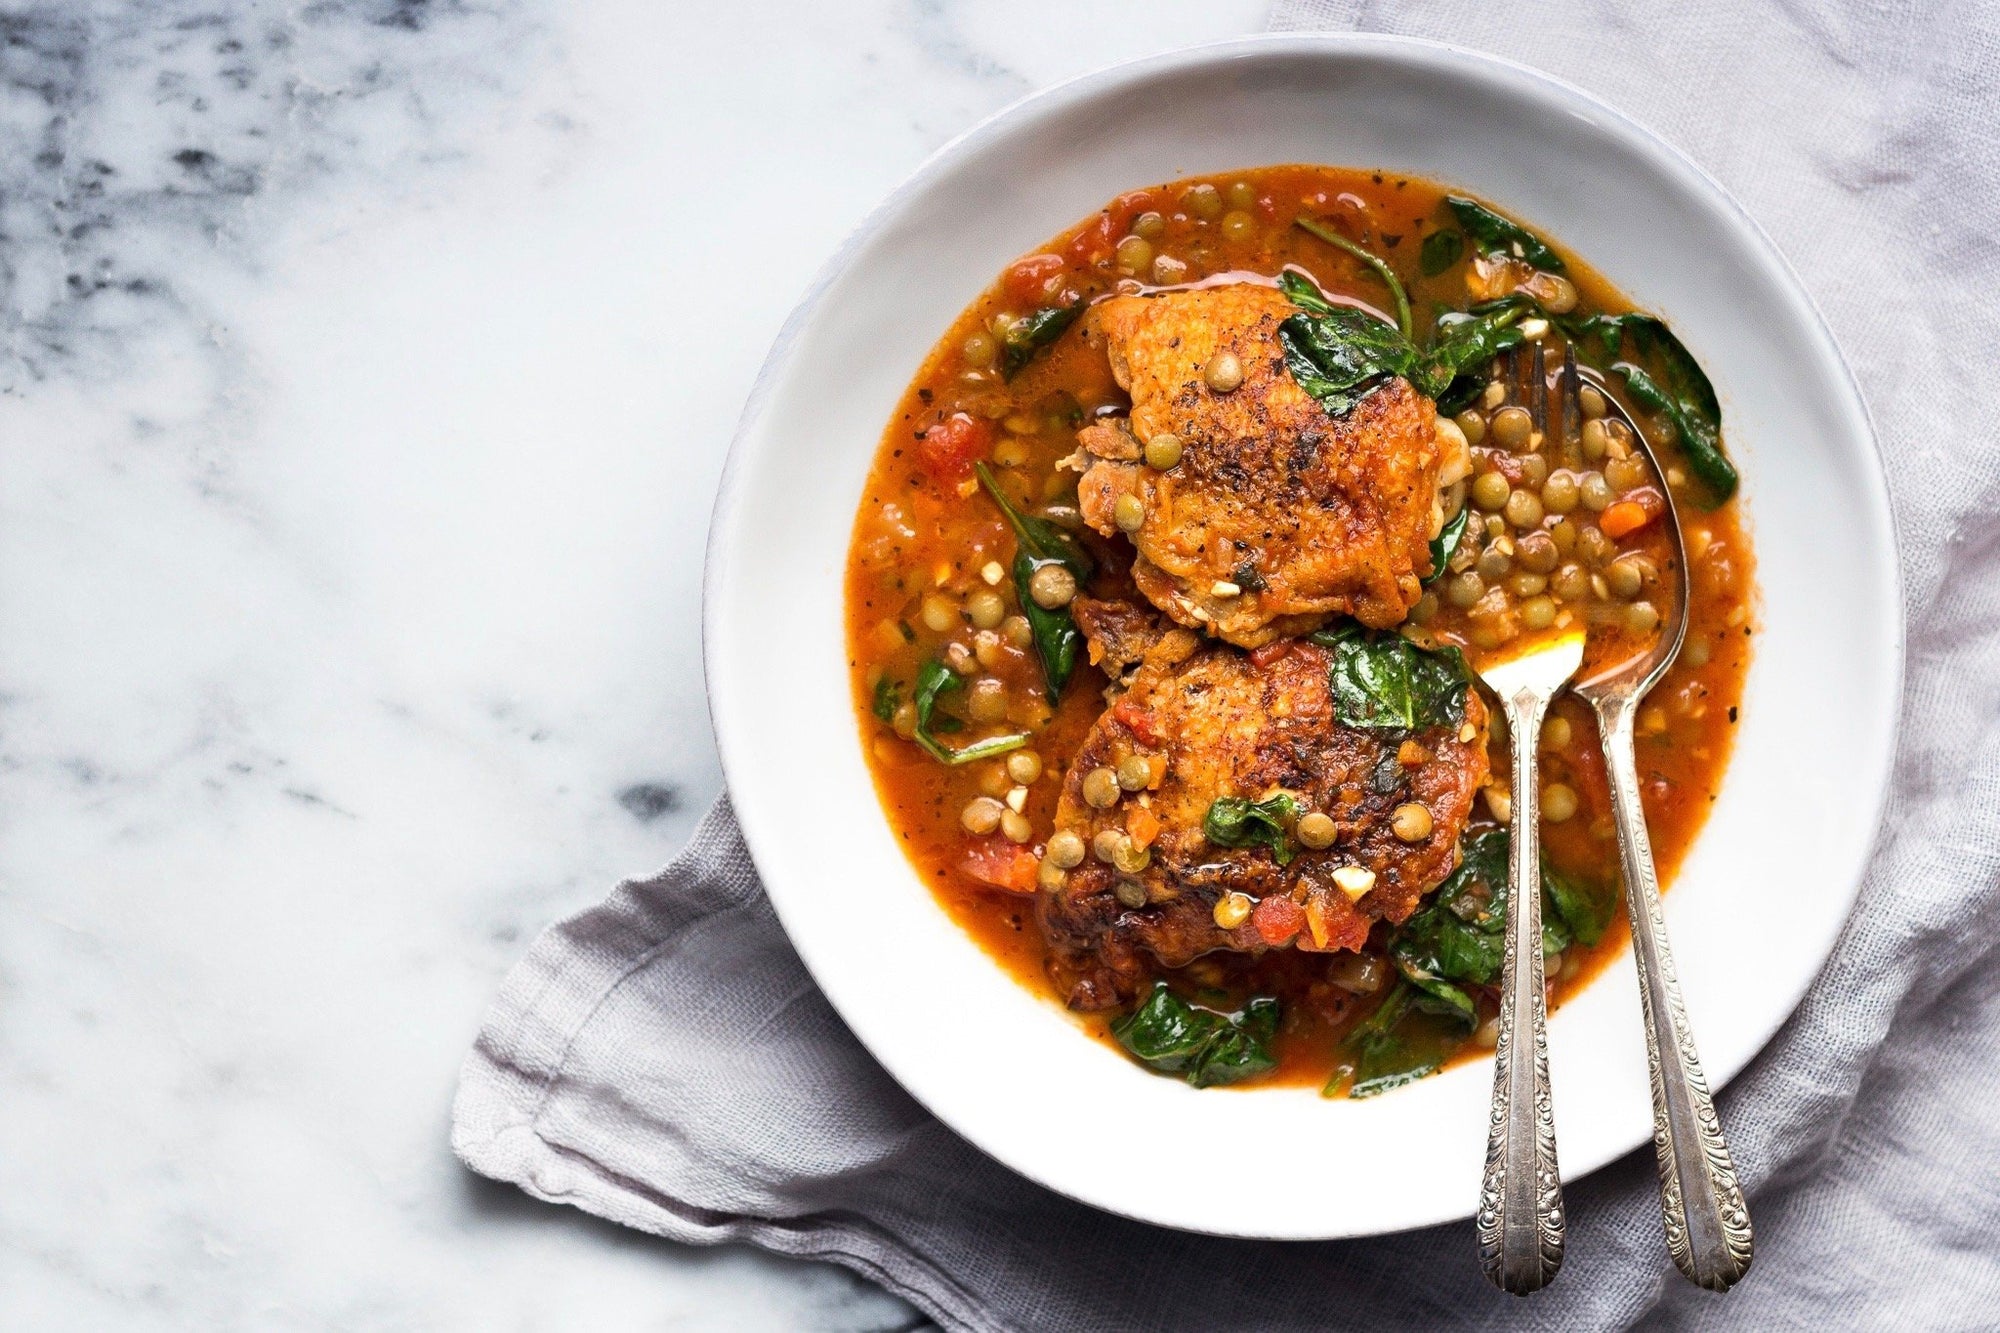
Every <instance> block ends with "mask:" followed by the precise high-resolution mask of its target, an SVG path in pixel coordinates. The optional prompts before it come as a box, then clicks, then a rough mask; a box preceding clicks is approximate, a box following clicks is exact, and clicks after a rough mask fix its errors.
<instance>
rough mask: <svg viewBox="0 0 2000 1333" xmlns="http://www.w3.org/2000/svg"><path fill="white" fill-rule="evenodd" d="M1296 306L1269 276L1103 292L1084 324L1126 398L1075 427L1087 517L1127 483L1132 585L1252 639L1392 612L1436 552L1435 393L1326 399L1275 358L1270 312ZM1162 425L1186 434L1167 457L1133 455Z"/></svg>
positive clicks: (1106, 515) (1283, 313)
mask: <svg viewBox="0 0 2000 1333" xmlns="http://www.w3.org/2000/svg"><path fill="white" fill-rule="evenodd" d="M1294 313H1296V311H1295V307H1294V306H1293V305H1292V304H1291V302H1290V301H1289V300H1287V299H1286V298H1285V296H1284V295H1283V294H1282V293H1280V292H1279V291H1277V290H1276V289H1275V288H1271V287H1265V286H1259V285H1255V284H1249V283H1244V284H1237V285H1232V286H1223V287H1206V288H1197V289H1193V290H1188V291H1177V292H1168V293H1165V294H1163V295H1159V296H1150V297H1140V296H1120V297H1114V298H1112V299H1111V300H1108V301H1105V302H1102V303H1101V304H1099V305H1098V306H1096V307H1095V308H1094V309H1093V310H1092V311H1091V313H1090V317H1089V320H1088V322H1087V325H1086V330H1087V333H1088V334H1089V336H1090V337H1092V338H1093V339H1095V340H1097V341H1098V342H1100V343H1101V344H1102V345H1103V347H1104V349H1105V352H1106V354H1107V355H1108V356H1109V358H1110V361H1111V369H1112V374H1113V375H1114V376H1115V377H1116V379H1117V381H1118V383H1119V385H1120V386H1121V387H1123V388H1124V389H1125V390H1126V391H1127V392H1128V393H1130V394H1131V396H1132V412H1131V418H1130V421H1129V422H1124V421H1118V422H1100V423H1097V424H1095V425H1093V426H1089V427H1086V428H1085V429H1084V430H1083V431H1082V432H1080V433H1079V436H1078V439H1079V443H1080V444H1081V445H1082V446H1083V450H1084V454H1085V458H1084V460H1083V461H1084V462H1085V463H1086V464H1087V470H1086V471H1085V472H1084V476H1083V478H1082V481H1081V483H1080V484H1079V486H1078V501H1079V504H1080V506H1081V508H1082V511H1083V515H1084V518H1085V520H1086V521H1088V522H1089V523H1090V524H1091V526H1093V527H1095V528H1096V529H1097V530H1098V531H1100V532H1103V533H1105V534H1106V535H1110V534H1113V533H1115V532H1117V531H1118V530H1119V529H1118V527H1117V523H1116V519H1115V514H1114V508H1115V506H1116V504H1117V500H1118V497H1119V496H1120V495H1124V494H1133V495H1136V496H1138V497H1139V499H1140V500H1141V501H1142V502H1143V504H1144V507H1145V519H1144V521H1143V524H1142V525H1141V526H1140V528H1139V529H1138V531H1137V532H1135V533H1133V534H1132V541H1133V545H1134V546H1135V547H1136V548H1137V552H1138V554H1137V558H1136V559H1135V560H1134V561H1133V564H1132V577H1133V580H1134V581H1135V582H1136V583H1137V584H1138V587H1139V590H1140V592H1142V593H1143V594H1145V596H1146V598H1147V600H1149V601H1151V602H1152V603H1153V604H1154V605H1155V606H1157V607H1159V608H1160V609H1161V610H1163V611H1165V612H1166V613H1167V614H1168V615H1169V616H1172V617H1173V618H1174V619H1175V620H1177V621H1179V622H1180V623H1181V624H1183V625H1189V626H1194V627H1197V628H1201V629H1205V630H1207V631H1208V632H1210V633H1213V634H1216V635H1218V636H1220V637H1221V638H1224V639H1227V640H1228V641H1229V642H1231V643H1235V644H1239V645H1241V646H1243V647H1246V648H1248V647H1256V646H1258V645H1260V644H1264V643H1270V642H1272V641H1274V640H1277V639H1281V638H1286V637H1290V636H1293V635H1297V634H1303V633H1306V632H1308V631H1310V630H1313V629H1316V628H1318V627H1319V626H1320V625H1322V624H1324V623H1325V622H1326V621H1327V620H1329V619H1331V618H1332V617H1333V616H1336V615H1351V616H1353V617H1354V618H1355V619H1357V620H1360V621H1362V622H1363V623H1365V624H1368V625H1373V626H1377V627H1384V628H1386V627H1388V626H1391V625H1396V624H1400V623H1401V622H1402V620H1403V618H1404V617H1405V615H1407V614H1408V612H1409V609H1410V607H1411V606H1412V605H1414V604H1415V603H1416V600H1417V598H1418V597H1419V596H1420V595H1421V593H1422V588H1421V586H1420V578H1421V576H1423V575H1424V574H1426V573H1428V572H1429V569H1430V551H1429V542H1430V538H1431V537H1432V536H1433V535H1434V532H1435V526H1436V524H1435V513H1434V501H1435V500H1436V496H1437V487H1438V475H1439V464H1440V449H1439V445H1438V441H1437V438H1436V430H1435V426H1436V413H1435V409H1434V408H1433V406H1432V404H1431V402H1430V400H1429V399H1427V398H1424V397H1423V396H1421V395H1420V394H1418V393H1417V391H1416V390H1415V389H1413V388H1411V387H1410V385H1409V384H1408V383H1407V382H1405V381H1403V380H1400V379H1398V380H1394V381H1391V382H1390V383H1389V384H1387V385H1385V386H1384V387H1382V388H1380V389H1378V390H1376V391H1375V392H1374V393H1372V394H1370V395H1369V396H1368V397H1367V398H1365V399H1363V400H1362V401H1361V403H1360V404H1359V405H1358V406H1356V407H1355V408H1354V409H1353V410H1352V411H1351V412H1349V413H1348V414H1347V415H1346V416H1345V417H1338V418H1336V417H1331V416H1329V415H1328V414H1327V412H1326V411H1325V409H1324V408H1322V407H1321V406H1320V405H1319V403H1318V402H1317V401H1316V400H1315V399H1313V398H1311V397H1309V396H1308V395H1307V394H1306V392H1305V391H1304V390H1303V389H1301V388H1300V387H1299V386H1298V383H1297V381H1295V380H1294V379H1293V378H1292V376H1291V373H1290V372H1289V371H1288V370H1286V368H1285V363H1284V349H1283V347H1282V346H1281V344H1280V343H1279V341H1278V325H1279V324H1280V323H1282V322H1283V321H1284V320H1285V319H1286V318H1287V317H1288V316H1290V315H1292V314H1294ZM1218 351H1229V352H1233V353H1234V354H1235V355H1236V357H1237V358H1238V360H1239V362H1240V363H1241V365H1242V370H1243V381H1242V384H1241V385H1240V386H1239V387H1237V388H1235V389H1234V390H1232V391H1230V392H1227V393H1218V392H1217V391H1216V390H1214V389H1212V388H1210V387H1209V384H1208V381H1207V379H1206V378H1205V374H1204V372H1205V370H1206V368H1207V366H1208V363H1209V360H1210V358H1211V357H1213V356H1214V355H1215V354H1216V353H1217V352H1218ZM1165 432H1171V433H1172V434H1174V435H1177V436H1179V437H1180V440H1181V442H1182V448H1183V451H1182V454H1181V461H1180V464H1179V465H1178V466H1177V467H1175V468H1173V469H1172V470H1170V471H1166V472H1160V471H1156V470H1154V469H1152V468H1149V467H1147V466H1146V465H1145V464H1144V463H1143V462H1140V461H1138V459H1139V457H1140V445H1141V443H1142V442H1144V441H1147V440H1151V439H1152V438H1153V437H1154V436H1155V435H1158V434H1161V433H1165ZM1218 585H1221V586H1220V587H1218ZM1231 588H1235V589H1239V590H1240V591H1236V592H1233V593H1232V592H1231Z"/></svg>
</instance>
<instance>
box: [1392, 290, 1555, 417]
mask: <svg viewBox="0 0 2000 1333" xmlns="http://www.w3.org/2000/svg"><path fill="white" fill-rule="evenodd" d="M1533 309H1534V303H1533V302H1531V301H1526V300H1519V301H1517V300H1511V299H1509V300H1500V301H1488V302H1486V303H1484V304H1483V305H1479V306H1476V307H1474V308H1473V309H1472V310H1469V311H1465V312H1462V313H1461V312H1459V311H1452V312H1450V313H1448V314H1446V315H1444V316H1443V317H1441V318H1440V319H1439V320H1438V323H1437V328H1436V330H1435V331H1433V332H1432V334H1431V350H1430V351H1429V352H1428V353H1427V354H1426V355H1425V367H1424V369H1425V373H1426V375H1427V376H1428V377H1429V378H1428V381H1427V382H1426V383H1423V384H1419V385H1418V386H1417V387H1418V388H1420V389H1422V390H1423V391H1424V392H1425V393H1427V394H1429V395H1431V397H1433V398H1438V397H1440V396H1442V395H1443V394H1444V392H1445V390H1446V389H1448V388H1449V387H1450V386H1451V385H1452V383H1453V382H1455V381H1456V380H1457V379H1458V378H1459V377H1460V376H1461V375H1463V374H1465V373H1466V372H1467V371H1468V370H1472V369H1476V368H1478V367H1481V366H1484V365H1485V364H1486V363H1487V362H1488V361H1491V360H1492V359H1493V358H1494V357H1496V356H1498V355H1499V354H1500V353H1502V352H1504V351H1506V350H1507V349H1508V348H1510V347H1514V346H1517V345H1519V343H1520V342H1521V336H1522V335H1521V330H1520V328H1519V327H1518V326H1519V324H1520V322H1521V320H1522V319H1523V318H1525V317H1526V316H1527V314H1528V312H1529V311H1530V310H1533Z"/></svg>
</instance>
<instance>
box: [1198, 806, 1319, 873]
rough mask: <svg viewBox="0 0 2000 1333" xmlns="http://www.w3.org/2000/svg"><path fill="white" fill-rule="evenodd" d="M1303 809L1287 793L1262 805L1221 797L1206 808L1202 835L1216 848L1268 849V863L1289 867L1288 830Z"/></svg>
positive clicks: (1290, 843) (1289, 837)
mask: <svg viewBox="0 0 2000 1333" xmlns="http://www.w3.org/2000/svg"><path fill="white" fill-rule="evenodd" d="M1304 809H1305V807H1303V806H1301V805H1300V804H1299V802H1298V798H1297V797H1295V796H1293V795H1292V794H1291V793H1289V792H1282V791H1281V792H1279V793H1278V794H1277V795H1275V796H1268V797H1266V798H1265V799H1263V800H1261V801H1246V800H1244V799H1243V798H1242V797H1240V796H1224V797H1220V798H1218V799H1217V800H1216V801H1215V802H1213V803H1212V804H1211V805H1210V806H1209V807H1208V814H1207V815H1206V816H1205V817H1204V818H1203V819H1202V821H1201V831H1202V832H1203V833H1204V834H1206V835H1207V836H1208V840H1209V841H1210V842H1212V843H1214V844H1215V845H1216V846H1218V847H1269V848H1270V849H1271V859H1273V860H1274V861H1276V862H1277V863H1278V864H1279V865H1281V866H1283V865H1290V864H1291V863H1292V856H1293V851H1292V842H1291V836H1290V834H1289V832H1288V831H1287V830H1288V828H1289V825H1290V823H1291V821H1292V820H1294V819H1297V818H1298V817H1299V816H1300V815H1301V814H1302V813H1304Z"/></svg>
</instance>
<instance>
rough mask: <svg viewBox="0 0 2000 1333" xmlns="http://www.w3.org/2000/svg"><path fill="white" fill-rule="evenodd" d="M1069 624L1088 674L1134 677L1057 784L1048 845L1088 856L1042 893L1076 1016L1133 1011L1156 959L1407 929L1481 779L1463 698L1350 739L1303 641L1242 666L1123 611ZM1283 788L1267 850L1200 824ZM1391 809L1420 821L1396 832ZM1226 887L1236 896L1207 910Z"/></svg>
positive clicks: (1440, 870)
mask: <svg viewBox="0 0 2000 1333" xmlns="http://www.w3.org/2000/svg"><path fill="white" fill-rule="evenodd" d="M1075 612H1076V617H1077V621H1078V624H1079V625H1080V626H1081V627H1082V628H1083V630H1084V632H1085V634H1086V635H1087V636H1088V638H1089V641H1090V651H1091V659H1092V661H1094V662H1096V663H1097V664H1098V665H1099V666H1102V667H1104V668H1106V669H1107V671H1108V672H1109V673H1110V674H1112V675H1113V676H1114V678H1115V677H1117V676H1118V675H1120V674H1122V673H1124V672H1127V671H1129V672H1130V673H1131V674H1130V678H1129V679H1130V683H1129V685H1128V687H1127V688H1126V689H1125V691H1124V693H1123V694H1122V695H1121V696H1120V697H1119V698H1118V699H1117V700H1116V702H1115V703H1113V704H1112V705H1111V707H1109V708H1108V709H1106V710H1105V712H1104V715H1103V716H1102V717H1100V718H1099V719H1098V721H1097V723H1096V725H1095V726H1094V727H1093V728H1092V730H1091V732H1090V734H1089V736H1088V737H1087V738H1086V740H1085V741H1084V744H1083V746H1082V748H1081V750H1080V751H1079V752H1078V754H1077V757H1076V759H1075V761H1074V762H1073V763H1072V765H1071V766H1070V769H1069V772H1068V774H1067V775H1066V777H1065V778H1064V781H1063V790H1062V799H1061V803H1060V805H1059V807H1058V809H1057V812H1056V828H1057V835H1056V836H1057V837H1063V836H1064V835H1065V834H1067V835H1070V836H1074V837H1075V838H1078V839H1080V840H1081V842H1082V845H1083V846H1084V847H1085V848H1086V849H1088V850H1087V851H1086V853H1085V855H1084V857H1083V859H1082V863H1081V864H1079V865H1077V866H1075V867H1074V868H1073V869H1070V870H1069V871H1068V873H1067V875H1066V876H1065V877H1064V879H1063V881H1062V883H1061V885H1060V886H1059V887H1057V888H1056V889H1055V890H1054V891H1053V892H1049V893H1044V894H1041V895H1040V896H1039V911H1040V913H1041V924H1042V928H1043V930H1044V932H1045V934H1046V937H1047V939H1048V940H1049V943H1050V945H1051V948H1052V952H1053V958H1052V963H1051V967H1052V969H1053V971H1054V973H1055V980H1056V982H1057V984H1058V986H1059V987H1060V988H1061V989H1062V990H1063V991H1064V993H1065V994H1066V995H1067V996H1068V999H1069V1003H1070V1004H1071V1006H1072V1007H1075V1008H1078V1009H1102V1008H1108V1007H1111V1006H1114V1005H1117V1004H1120V1003H1123V1002H1124V1001H1126V1000H1128V999H1130V998H1131V997H1132V995H1133V993H1134V992H1135V990H1136V988H1137V987H1138V986H1139V985H1140V984H1141V983H1142V981H1143V980H1144V978H1145V977H1146V976H1148V975H1149V974H1150V966H1149V964H1150V961H1151V960H1157V961H1158V962H1159V963H1163V964H1165V965H1166V966H1169V967H1177V966H1181V965H1183V964H1185V963H1187V962H1189V961H1190V960H1192V959H1194V958H1196V957H1198V956H1199V955H1201V954H1204V953H1208V952H1210V951H1213V950H1218V949H1226V950H1238V951H1252V952H1254V951H1261V950H1264V949H1270V948H1286V947H1295V948H1298V949H1302V950H1315V951H1326V952H1331V951H1334V950H1341V949H1358V948H1360V947H1361V946H1362V944H1364V943H1365V942H1366V941H1367V938H1368V932H1369V928H1370V927H1371V926H1372V925H1373V924H1374V923H1375V922H1376V921H1378V920H1382V921H1389V922H1399V921H1402V920H1403V919H1404V918H1406V917H1408V916H1409V915H1410V913H1411V912H1412V911H1414V910H1415V909H1416V906H1417V903H1418V901H1419V899H1420V898H1421V897H1422V896H1423V895H1424V894H1425V893H1427V892H1429V891H1430V890H1431V889H1433V888H1435V887H1436V886H1437V885H1438V883H1439V882H1440V881H1441V880H1443V879H1444V877H1445V876H1446V875H1448V874H1450V873H1451V870H1452V868H1453V866H1454V863H1455V858H1456V856H1457V851H1458V838H1459V832H1460V830H1461V829H1462V828H1463V826H1464V824H1465V821H1466V817H1467V815H1468V814H1469V813H1470V812H1471V808H1472V801H1473V796H1474V794H1475V792H1477V790H1478V789H1479V787H1480V786H1481V784H1482V783H1483V782H1484V781H1485V779H1486V773H1487V757H1486V710H1485V707H1484V705H1483V704H1482V703H1481V702H1480V700H1479V696H1478V694H1477V693H1476V692H1468V693H1467V695H1466V697H1465V703H1464V713H1463V718H1462V721H1460V722H1457V723H1455V724H1453V725H1450V726H1439V727H1430V728H1426V729H1423V730H1419V731H1415V732H1410V733H1404V732H1396V731H1383V730H1363V729H1359V728H1353V727H1348V726H1345V725H1343V724H1342V723H1341V722H1339V721H1338V720H1337V719H1336V717H1335V715H1334V700H1333V697H1332V691H1331V689H1330V686H1329V682H1328V668H1329V667H1330V665H1331V664H1332V653H1331V651H1330V650H1329V649H1326V648H1323V647H1321V646H1319V645H1318V644H1315V643H1312V642H1309V641H1304V640H1301V641H1296V642H1292V643H1288V644H1284V645H1273V646H1272V647H1271V648H1267V649H1265V650H1263V651H1261V652H1258V653H1255V654H1244V653H1241V652H1238V651H1236V650H1234V649H1231V648H1227V647H1223V646H1220V645H1216V644H1212V643H1211V644H1206V645H1204V644H1203V643H1202V642H1201V641H1200V639H1199V638H1198V637H1197V636H1195V635H1194V634H1192V633H1190V632H1188V631H1187V630H1184V629H1168V628H1164V627H1161V626H1160V625H1159V624H1158V623H1157V621H1156V620H1155V619H1154V618H1153V617H1151V616H1150V615H1149V614H1148V613H1145V612H1143V611H1142V610H1140V609H1139V608H1136V607H1134V606H1132V605H1130V604H1125V603H1112V602H1100V601H1094V600H1092V599H1090V598H1079V599H1078V600H1077V603H1076V605H1075ZM1149 621H1150V622H1151V630H1150V633H1148V632H1147V624H1148V622H1149ZM1107 773H1108V774H1109V775H1110V776H1108V777H1107V776H1106V775H1107ZM1281 794H1289V796H1290V798H1291V801H1292V802H1295V804H1294V805H1293V806H1292V807H1291V810H1290V812H1289V813H1287V814H1285V815H1284V816H1283V817H1282V818H1281V819H1280V820H1279V821H1278V823H1279V824H1281V825H1282V834H1281V836H1279V837H1278V838H1277V839H1276V841H1277V844H1278V845H1276V846H1273V845H1268V844H1265V845H1238V846H1225V845H1218V844H1217V843H1216V842H1215V841H1213V840H1211V838H1210V837H1209V835H1208V833H1207V832H1206V831H1205V830H1204V823H1205V821H1206V820H1207V819H1208V816H1209V813H1210V809H1211V807H1212V806H1213V805H1214V804H1215V803H1216V802H1217V801H1218V800H1219V799H1222V798H1236V799H1240V800H1245V801H1269V800H1270V798H1271V797H1272V796H1274V795H1281ZM1405 806H1416V807H1421V815H1420V816H1419V815H1418V814H1417V813H1416V812H1414V811H1409V812H1405V816H1404V818H1403V820H1402V821H1400V824H1399V822H1398V821H1397V820H1396V818H1395V815H1396V812H1397V811H1398V810H1399V809H1400V808H1402V807H1405ZM1309 818H1311V819H1313V823H1312V824H1308V823H1307V820H1308V819H1309ZM1416 828H1421V830H1422V836H1421V837H1411V836H1409V835H1410V834H1411V833H1412V831H1413V829H1416ZM1399 831H1400V833H1401V835H1402V836H1399ZM1313 843H1318V844H1319V845H1318V846H1317V847H1315V846H1313V845H1312V844H1313ZM1232 894H1235V895H1242V897H1241V898H1238V899H1236V900H1235V901H1233V902H1232V903H1230V904H1227V905H1225V908H1224V910H1223V911H1221V912H1220V913H1218V910H1217V907H1218V903H1220V902H1221V901H1222V900H1223V899H1224V898H1225V897H1227V896H1230V895H1232ZM1246 899H1247V901H1246ZM1231 908H1233V909H1235V910H1234V912H1233V913H1232V911H1231V910H1229V909H1231ZM1147 955H1150V956H1151V960H1149V959H1148V958H1147Z"/></svg>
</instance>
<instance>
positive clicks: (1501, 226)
mask: <svg viewBox="0 0 2000 1333" xmlns="http://www.w3.org/2000/svg"><path fill="white" fill-rule="evenodd" d="M1445 203H1446V204H1447V205H1448V206H1449V207H1450V208H1451V211H1452V216H1454V217H1456V218H1457V219H1458V225H1459V226H1461V227H1463V228H1465V234H1466V235H1468V236H1470V237H1471V238H1472V239H1473V240H1474V241H1475V242H1477V243H1478V244H1479V245H1480V246H1482V247H1483V248H1484V250H1485V252H1486V253H1487V254H1512V253H1514V252H1515V251H1516V250H1517V249H1518V250H1519V252H1520V256H1521V258H1523V259H1525V260H1527V261H1528V262H1529V263H1530V264H1533V265H1534V266H1535V267H1536V268H1538V269H1541V270H1543V271H1544V272H1547V273H1560V272H1562V271H1563V261H1562V256H1561V255H1559V254H1557V253H1556V252H1555V251H1553V250H1551V249H1549V247H1548V246H1547V244H1545V243H1544V242H1543V240H1542V238H1541V237H1539V236H1537V235H1535V233H1533V232H1531V231H1529V230H1528V229H1527V228H1526V227H1523V226H1522V225H1521V224H1520V223H1518V222H1515V221H1513V220H1511V219H1509V218H1503V217H1501V216H1500V215H1499V214H1498V213H1495V212H1494V211H1493V210H1492V209H1490V208H1488V207H1486V205H1484V204H1482V203H1480V202H1479V201H1478V200H1476V199H1467V198H1466V197H1465V196H1464V195H1458V194H1453V195H1447V196H1445Z"/></svg>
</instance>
